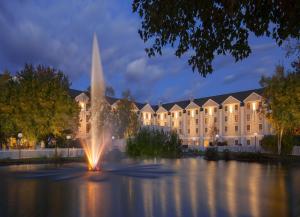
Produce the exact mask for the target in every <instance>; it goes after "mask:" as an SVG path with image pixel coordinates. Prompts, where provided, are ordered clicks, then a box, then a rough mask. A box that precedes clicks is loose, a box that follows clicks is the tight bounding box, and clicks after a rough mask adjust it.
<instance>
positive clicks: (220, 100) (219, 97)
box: [70, 88, 263, 112]
mask: <svg viewBox="0 0 300 217" xmlns="http://www.w3.org/2000/svg"><path fill="white" fill-rule="evenodd" d="M83 92H84V91H79V90H74V89H70V95H71V96H72V97H74V98H75V97H76V96H78V95H79V94H81V93H83ZM253 92H254V93H257V94H258V95H262V93H263V88H259V89H252V90H246V91H239V92H234V93H226V94H222V95H216V96H209V97H202V98H197V99H194V100H193V102H194V103H196V104H197V105H199V106H200V107H202V106H203V105H204V104H205V103H206V102H207V101H208V100H209V99H211V100H213V101H215V102H216V103H218V104H219V105H221V104H222V103H223V102H224V101H225V100H226V99H227V98H228V97H229V96H232V97H234V98H236V99H237V100H239V101H240V102H241V103H243V101H244V100H245V99H246V98H247V97H248V96H249V95H250V94H251V93H253ZM84 93H86V92H84ZM87 94H88V95H89V93H87ZM106 100H107V101H108V103H109V104H110V105H112V104H113V103H115V102H116V101H117V100H119V99H118V98H114V97H106ZM190 102H191V100H182V101H177V102H171V103H164V104H161V106H162V107H163V108H165V109H166V110H167V111H170V110H171V109H172V107H173V106H174V105H178V106H179V107H181V108H182V109H185V108H186V107H187V106H188V105H189V104H190ZM146 104H147V103H139V102H135V105H136V106H137V108H138V109H139V110H141V109H142V108H143V107H144V106H145V105H146ZM150 106H151V107H152V109H153V110H154V111H155V112H156V111H157V110H158V108H159V105H150Z"/></svg>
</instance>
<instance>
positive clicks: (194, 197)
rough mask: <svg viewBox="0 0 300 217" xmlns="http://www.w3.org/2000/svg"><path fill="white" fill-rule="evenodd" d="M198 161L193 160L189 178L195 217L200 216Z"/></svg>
mask: <svg viewBox="0 0 300 217" xmlns="http://www.w3.org/2000/svg"><path fill="white" fill-rule="evenodd" d="M197 162H198V161H197V159H191V168H190V173H189V175H190V177H189V195H190V198H191V209H192V215H193V217H197V216H198V204H197V201H198V197H197V196H198V187H197V183H198V182H197V179H198V175H197V172H198V171H197V168H198V167H197Z"/></svg>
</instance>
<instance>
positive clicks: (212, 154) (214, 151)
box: [204, 147, 218, 159]
mask: <svg viewBox="0 0 300 217" xmlns="http://www.w3.org/2000/svg"><path fill="white" fill-rule="evenodd" d="M204 155H205V158H206V159H216V158H217V157H218V148H217V147H208V148H207V149H206V150H205V153H204Z"/></svg>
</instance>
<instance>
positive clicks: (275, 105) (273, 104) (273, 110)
mask: <svg viewBox="0 0 300 217" xmlns="http://www.w3.org/2000/svg"><path fill="white" fill-rule="evenodd" d="M260 83H261V85H262V87H263V88H264V92H263V96H264V99H265V103H264V104H265V107H264V108H263V112H264V113H265V115H266V117H267V118H268V120H269V121H270V123H271V125H272V127H273V129H274V130H275V131H276V133H277V138H278V139H277V146H278V149H277V150H278V154H281V146H282V138H283V135H284V134H287V133H291V132H293V131H294V130H295V129H296V128H299V123H300V107H299V105H300V72H299V70H298V71H297V70H295V71H292V72H288V73H286V72H285V71H284V68H283V67H282V66H277V68H276V72H275V74H274V75H273V76H271V77H264V76H263V77H262V78H261V81H260Z"/></svg>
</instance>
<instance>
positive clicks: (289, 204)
mask: <svg viewBox="0 0 300 217" xmlns="http://www.w3.org/2000/svg"><path fill="white" fill-rule="evenodd" d="M103 167H104V171H102V172H87V171H86V168H85V165H84V164H80V163H76V164H66V165H63V166H55V165H20V166H7V167H0V176H1V179H0V216H1V217H4V216H13V217H21V216H22V217H38V216H42V217H48V216H49V217H50V216H51V217H52V216H54V217H60V216H64V217H79V216H89V217H96V216H97V217H98V216H104V217H106V216H107V217H118V216H120V217H124V216H133V217H141V216H149V217H151V216H155V217H159V216H170V217H171V216H172V217H173V216H178V217H180V216H185V217H186V216H255V217H258V216H300V184H299V183H300V166H299V165H289V166H284V165H280V164H259V163H244V162H237V161H227V162H226V161H206V160H204V159H203V158H200V157H199V158H183V159H174V160H170V159H168V160H166V159H162V160H143V161H134V160H130V159H124V160H122V161H121V162H117V163H112V162H110V163H106V164H104V166H103Z"/></svg>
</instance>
